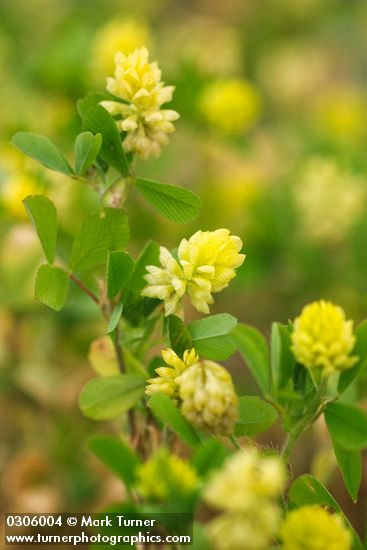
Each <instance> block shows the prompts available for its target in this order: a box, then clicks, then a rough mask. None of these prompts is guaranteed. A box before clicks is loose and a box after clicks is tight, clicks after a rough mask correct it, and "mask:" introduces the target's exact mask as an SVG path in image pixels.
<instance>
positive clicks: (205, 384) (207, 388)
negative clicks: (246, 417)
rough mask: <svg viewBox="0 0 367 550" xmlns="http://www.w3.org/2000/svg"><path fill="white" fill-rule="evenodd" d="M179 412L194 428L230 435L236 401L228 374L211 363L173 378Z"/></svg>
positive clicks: (205, 361)
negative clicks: (177, 395)
mask: <svg viewBox="0 0 367 550" xmlns="http://www.w3.org/2000/svg"><path fill="white" fill-rule="evenodd" d="M176 382H177V384H178V386H179V389H178V393H179V397H180V399H181V411H182V413H183V415H184V416H185V418H186V419H187V420H188V421H189V422H190V423H191V424H192V425H193V426H195V427H196V428H197V429H199V430H203V431H206V432H209V433H211V434H215V435H230V434H232V433H233V428H234V425H235V423H236V421H237V419H238V398H237V395H236V393H235V391H234V387H233V382H232V378H231V375H230V374H229V372H228V371H227V370H226V369H225V368H224V367H222V366H221V365H218V364H217V363H214V362H213V361H207V360H203V361H199V362H197V363H195V364H194V365H192V366H191V367H189V368H187V369H185V371H184V372H183V373H182V374H181V376H179V377H178V378H177V379H176Z"/></svg>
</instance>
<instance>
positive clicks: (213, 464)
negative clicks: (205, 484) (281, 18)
mask: <svg viewBox="0 0 367 550" xmlns="http://www.w3.org/2000/svg"><path fill="white" fill-rule="evenodd" d="M228 454H229V451H228V449H227V448H226V447H225V446H224V445H222V443H220V442H219V441H217V440H216V439H213V438H210V439H207V440H206V441H204V443H202V444H201V445H200V446H199V447H198V448H197V450H195V453H194V454H193V456H192V458H191V463H192V465H193V466H194V468H195V469H196V471H197V472H198V474H199V475H200V476H206V475H207V474H209V473H210V472H211V471H212V470H215V469H217V468H221V467H222V466H223V464H224V461H225V459H226V458H227V456H228Z"/></svg>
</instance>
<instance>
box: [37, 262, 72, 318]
mask: <svg viewBox="0 0 367 550" xmlns="http://www.w3.org/2000/svg"><path fill="white" fill-rule="evenodd" d="M68 286H69V278H68V275H67V273H66V272H65V271H64V270H63V269H61V268H60V267H55V266H53V265H49V264H45V265H41V267H40V268H39V270H38V273H37V277H36V283H35V295H36V299H37V300H39V301H40V302H42V303H43V304H45V305H46V306H48V307H50V308H51V309H54V310H55V311H60V310H61V309H62V308H63V307H64V305H65V301H66V296H67V292H68Z"/></svg>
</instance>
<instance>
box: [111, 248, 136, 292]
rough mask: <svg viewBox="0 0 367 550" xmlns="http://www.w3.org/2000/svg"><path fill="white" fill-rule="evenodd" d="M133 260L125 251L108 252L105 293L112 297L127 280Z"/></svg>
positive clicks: (132, 269) (131, 271)
mask: <svg viewBox="0 0 367 550" xmlns="http://www.w3.org/2000/svg"><path fill="white" fill-rule="evenodd" d="M133 271H134V262H133V260H132V258H131V257H130V256H129V254H128V253H127V252H122V251H121V250H115V251H114V252H110V253H109V255H108V260H107V277H106V278H107V295H108V297H109V298H114V296H116V294H118V293H119V292H121V291H122V289H123V288H124V287H125V286H126V285H127V283H128V282H129V280H130V278H131V275H132V273H133Z"/></svg>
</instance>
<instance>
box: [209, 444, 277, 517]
mask: <svg viewBox="0 0 367 550" xmlns="http://www.w3.org/2000/svg"><path fill="white" fill-rule="evenodd" d="M285 480H286V472H285V467H284V464H283V462H282V461H281V459H280V458H279V457H277V456H262V455H261V454H260V453H259V451H258V450H257V449H255V448H251V449H242V450H241V451H240V452H238V453H236V454H235V455H233V456H232V457H231V458H230V459H228V460H227V462H226V463H225V465H224V468H223V469H222V470H220V471H218V472H216V473H215V474H214V475H213V477H212V479H211V481H210V482H209V484H208V486H207V487H206V489H205V492H204V498H205V501H206V502H207V503H208V504H210V505H211V506H213V507H215V508H217V509H219V510H226V511H227V512H250V511H251V510H253V509H254V508H255V509H259V507H257V504H259V502H261V501H265V500H273V499H276V498H277V497H278V496H279V495H280V493H281V491H282V489H283V487H284V484H285Z"/></svg>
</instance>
